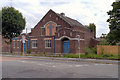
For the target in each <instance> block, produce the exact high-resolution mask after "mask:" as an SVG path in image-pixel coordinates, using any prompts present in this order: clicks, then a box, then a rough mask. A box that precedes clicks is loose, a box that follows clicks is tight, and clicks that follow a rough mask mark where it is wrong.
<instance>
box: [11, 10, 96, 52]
mask: <svg viewBox="0 0 120 80" xmlns="http://www.w3.org/2000/svg"><path fill="white" fill-rule="evenodd" d="M23 35H24V34H23ZM23 35H20V36H19V37H17V38H13V43H12V46H13V47H12V51H13V52H14V53H21V52H22V51H23V49H24V51H25V52H26V50H29V51H31V53H38V52H39V53H41V52H46V53H64V54H67V53H78V52H79V43H78V40H79V39H78V37H79V36H80V52H81V53H84V48H85V46H94V45H96V43H94V42H95V40H94V36H95V33H94V32H91V31H90V30H89V29H88V28H86V27H84V26H83V25H82V24H81V23H79V22H78V21H77V20H74V19H71V18H69V17H67V16H65V14H64V13H61V14H58V13H55V12H54V11H53V10H51V9H50V10H49V11H48V12H47V14H46V15H45V16H44V17H43V18H42V19H41V20H40V21H39V22H38V24H37V25H36V26H35V27H34V28H33V29H31V32H30V33H28V34H27V35H25V37H26V41H25V43H24V48H23V44H22V42H21V37H22V36H23Z"/></svg>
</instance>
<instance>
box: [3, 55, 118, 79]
mask: <svg viewBox="0 0 120 80" xmlns="http://www.w3.org/2000/svg"><path fill="white" fill-rule="evenodd" d="M1 62H2V77H3V78H118V65H117V64H101V63H89V62H76V61H61V60H48V59H47V60H45V59H38V58H27V57H24V58H23V57H2V60H1Z"/></svg>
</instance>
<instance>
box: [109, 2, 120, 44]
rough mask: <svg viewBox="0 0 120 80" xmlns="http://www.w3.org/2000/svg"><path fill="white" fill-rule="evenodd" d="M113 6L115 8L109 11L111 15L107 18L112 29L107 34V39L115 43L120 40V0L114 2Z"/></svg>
mask: <svg viewBox="0 0 120 80" xmlns="http://www.w3.org/2000/svg"><path fill="white" fill-rule="evenodd" d="M112 7H113V9H112V10H110V11H109V12H107V13H108V15H109V16H110V17H109V19H108V20H107V22H109V29H110V32H109V33H108V35H107V41H108V43H109V44H111V45H115V44H116V43H118V42H119V41H120V1H119V2H113V4H112Z"/></svg>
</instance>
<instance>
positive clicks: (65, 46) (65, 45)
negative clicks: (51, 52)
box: [63, 41, 69, 53]
mask: <svg viewBox="0 0 120 80" xmlns="http://www.w3.org/2000/svg"><path fill="white" fill-rule="evenodd" d="M63 53H69V41H63Z"/></svg>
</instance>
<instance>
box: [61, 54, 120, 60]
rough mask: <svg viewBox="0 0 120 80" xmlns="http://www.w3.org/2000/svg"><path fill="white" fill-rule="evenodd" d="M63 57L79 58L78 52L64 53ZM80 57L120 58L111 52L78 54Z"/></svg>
mask: <svg viewBox="0 0 120 80" xmlns="http://www.w3.org/2000/svg"><path fill="white" fill-rule="evenodd" d="M63 57H64V58H79V54H66V55H64V56H63ZM80 58H91V59H120V57H119V56H118V55H112V54H100V55H97V54H94V53H91V54H88V55H85V54H80Z"/></svg>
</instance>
